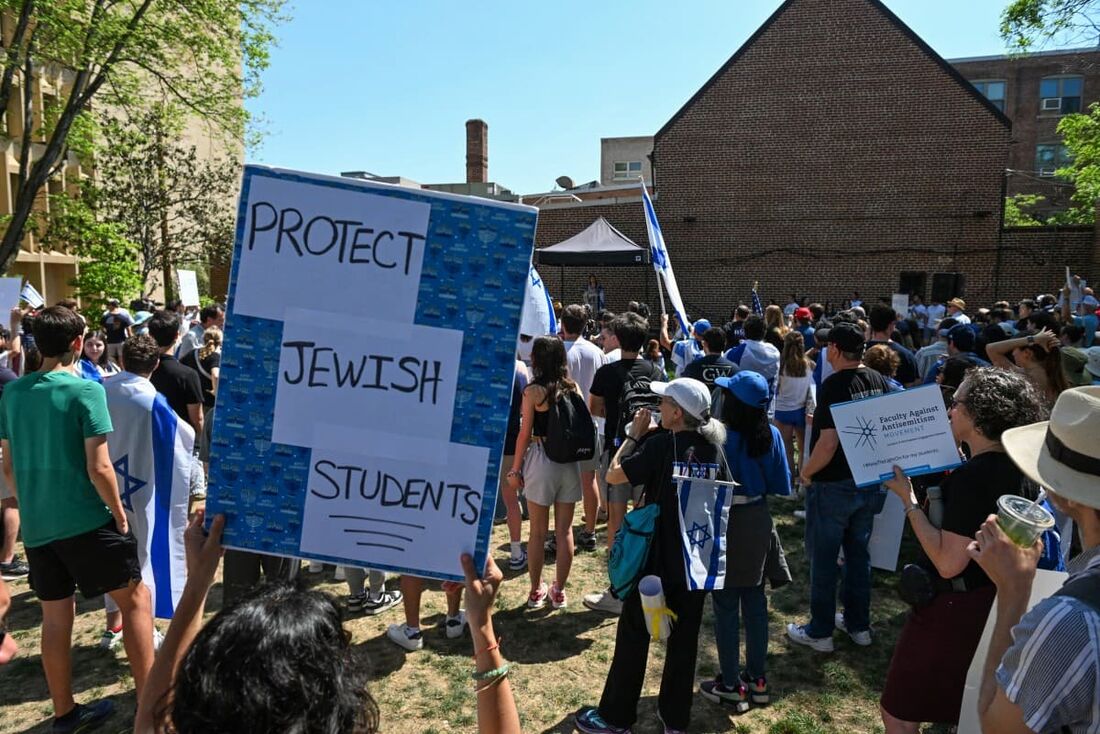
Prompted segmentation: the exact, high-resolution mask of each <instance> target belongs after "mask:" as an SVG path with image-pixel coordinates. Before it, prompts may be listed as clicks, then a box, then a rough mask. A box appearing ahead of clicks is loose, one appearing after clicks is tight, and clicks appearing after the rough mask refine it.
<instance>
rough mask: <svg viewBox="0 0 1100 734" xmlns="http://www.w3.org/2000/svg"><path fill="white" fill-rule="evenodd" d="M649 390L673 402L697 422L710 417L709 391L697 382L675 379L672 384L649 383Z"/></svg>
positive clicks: (688, 379)
mask: <svg viewBox="0 0 1100 734" xmlns="http://www.w3.org/2000/svg"><path fill="white" fill-rule="evenodd" d="M649 389H650V390H652V391H653V392H654V393H656V394H657V395H660V396H662V397H666V398H669V399H670V400H672V401H674V402H675V403H676V404H677V405H679V406H680V407H681V408H683V409H684V412H685V413H687V414H689V415H691V416H692V417H694V418H696V419H698V420H701V421H702V420H706V419H707V418H709V417H710V390H708V389H707V386H706V385H705V384H703V383H702V382H700V381H699V380H695V379H692V378H690V377H677V378H676V379H675V380H673V381H672V382H651V383H649Z"/></svg>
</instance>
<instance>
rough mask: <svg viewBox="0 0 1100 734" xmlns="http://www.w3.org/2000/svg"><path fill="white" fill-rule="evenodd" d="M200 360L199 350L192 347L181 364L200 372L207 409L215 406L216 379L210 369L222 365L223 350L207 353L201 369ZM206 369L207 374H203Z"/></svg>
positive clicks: (203, 400) (204, 403)
mask: <svg viewBox="0 0 1100 734" xmlns="http://www.w3.org/2000/svg"><path fill="white" fill-rule="evenodd" d="M198 360H199V350H198V349H192V350H191V351H190V352H188V353H187V354H185V355H183V359H181V360H180V364H182V365H183V366H184V367H190V368H191V369H193V370H195V372H196V373H197V374H198V376H199V382H200V383H201V384H202V404H203V406H204V407H206V408H207V409H210V408H213V407H214V379H213V374H212V373H211V372H210V370H213V369H217V368H218V367H221V366H222V355H221V352H211V353H210V354H208V355H206V358H205V359H203V360H202V369H199V361H198ZM204 371H205V373H206V374H203V372H204Z"/></svg>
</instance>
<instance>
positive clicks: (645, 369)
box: [589, 359, 665, 451]
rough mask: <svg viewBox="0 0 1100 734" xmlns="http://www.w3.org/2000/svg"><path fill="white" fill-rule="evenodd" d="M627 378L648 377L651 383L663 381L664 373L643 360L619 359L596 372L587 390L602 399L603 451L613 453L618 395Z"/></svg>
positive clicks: (616, 426) (617, 414)
mask: <svg viewBox="0 0 1100 734" xmlns="http://www.w3.org/2000/svg"><path fill="white" fill-rule="evenodd" d="M627 376H633V377H648V378H649V379H650V380H651V381H653V382H664V381H665V373H664V372H662V371H661V368H660V367H657V366H656V365H655V364H653V363H652V362H650V361H648V360H645V359H620V360H619V361H618V362H612V363H611V364H605V365H604V366H603V367H600V368H599V369H598V370H596V374H595V376H594V377H593V378H592V387H591V388H590V389H589V390H590V392H591V394H593V395H595V396H596V397H598V398H603V404H604V416H605V417H606V419H607V420H606V423H605V425H604V431H603V435H604V450H605V451H608V450H611V451H614V448H615V438H616V433H617V431H618V428H619V393H621V392H622V389H623V382H625V381H626V378H627Z"/></svg>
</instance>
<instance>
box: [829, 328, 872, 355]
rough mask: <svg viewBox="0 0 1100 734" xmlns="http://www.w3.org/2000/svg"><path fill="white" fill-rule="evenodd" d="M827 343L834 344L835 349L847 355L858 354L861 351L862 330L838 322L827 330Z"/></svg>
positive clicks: (862, 342) (862, 341)
mask: <svg viewBox="0 0 1100 734" xmlns="http://www.w3.org/2000/svg"><path fill="white" fill-rule="evenodd" d="M828 338H829V343H830V344H836V346H837V349H839V350H840V351H842V352H847V353H848V354H858V353H861V352H862V351H863V344H864V341H865V340H864V337H863V330H862V329H860V328H859V327H858V326H856V325H855V324H849V323H847V322H844V321H842V322H840V323H839V324H835V325H834V326H833V328H831V329H829V337H828Z"/></svg>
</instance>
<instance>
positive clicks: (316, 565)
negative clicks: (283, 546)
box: [306, 561, 325, 573]
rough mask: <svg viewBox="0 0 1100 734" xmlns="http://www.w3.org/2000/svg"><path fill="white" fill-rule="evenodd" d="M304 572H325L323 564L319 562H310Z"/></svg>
mask: <svg viewBox="0 0 1100 734" xmlns="http://www.w3.org/2000/svg"><path fill="white" fill-rule="evenodd" d="M306 570H307V571H309V572H310V573H321V572H322V571H324V570H325V564H323V563H321V562H320V561H310V562H309V567H308V568H307V569H306Z"/></svg>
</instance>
